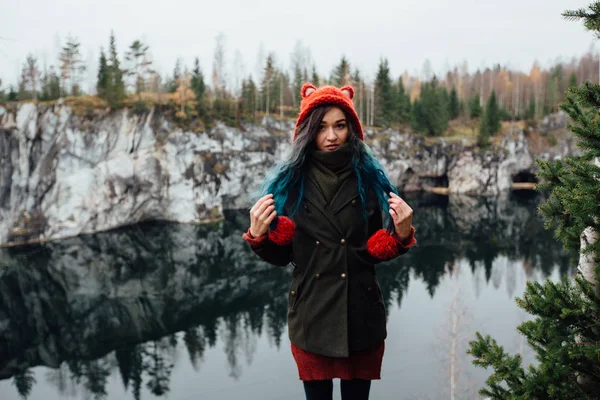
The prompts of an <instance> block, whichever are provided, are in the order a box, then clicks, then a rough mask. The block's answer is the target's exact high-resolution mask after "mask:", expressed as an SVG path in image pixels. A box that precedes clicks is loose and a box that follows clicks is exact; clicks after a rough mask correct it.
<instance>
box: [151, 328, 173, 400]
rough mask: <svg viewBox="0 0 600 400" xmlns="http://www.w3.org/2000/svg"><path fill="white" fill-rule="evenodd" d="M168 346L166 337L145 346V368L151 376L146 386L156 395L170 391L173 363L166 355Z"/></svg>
mask: <svg viewBox="0 0 600 400" xmlns="http://www.w3.org/2000/svg"><path fill="white" fill-rule="evenodd" d="M168 346H169V344H168V343H165V340H164V338H163V340H161V341H152V342H151V343H149V344H148V345H146V346H145V350H146V351H145V353H144V356H145V357H144V370H145V371H146V373H147V374H148V377H149V379H148V382H147V383H146V386H147V387H148V389H150V393H152V394H154V395H155V396H162V395H164V394H166V393H167V392H168V391H169V381H170V379H171V371H172V369H173V363H172V362H171V361H170V360H168V359H167V357H165V356H166V352H167V350H168Z"/></svg>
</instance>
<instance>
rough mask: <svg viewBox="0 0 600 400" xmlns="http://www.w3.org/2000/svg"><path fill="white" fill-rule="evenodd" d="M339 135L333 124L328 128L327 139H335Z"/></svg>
mask: <svg viewBox="0 0 600 400" xmlns="http://www.w3.org/2000/svg"><path fill="white" fill-rule="evenodd" d="M336 138H337V136H336V135H335V131H334V130H333V126H330V127H329V128H327V139H329V140H335V139H336Z"/></svg>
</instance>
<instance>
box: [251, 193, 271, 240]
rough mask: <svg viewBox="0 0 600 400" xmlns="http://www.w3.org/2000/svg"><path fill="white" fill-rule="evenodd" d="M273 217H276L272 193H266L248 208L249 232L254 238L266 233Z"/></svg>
mask: <svg viewBox="0 0 600 400" xmlns="http://www.w3.org/2000/svg"><path fill="white" fill-rule="evenodd" d="M275 217H277V211H275V200H273V195H272V194H268V195H266V196H264V197H262V198H261V199H259V200H258V201H257V202H256V204H255V205H254V207H252V208H251V209H250V234H251V235H252V236H253V237H255V238H258V237H261V236H262V235H264V234H266V233H267V232H268V231H269V226H270V225H271V222H273V220H274V219H275Z"/></svg>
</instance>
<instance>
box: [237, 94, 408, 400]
mask: <svg viewBox="0 0 600 400" xmlns="http://www.w3.org/2000/svg"><path fill="white" fill-rule="evenodd" d="M353 95H354V91H353V89H352V87H350V86H345V87H343V88H341V89H338V88H336V87H333V86H324V87H321V88H319V89H317V88H316V87H315V86H313V85H310V84H305V85H304V86H303V87H302V102H301V106H300V107H301V109H300V114H299V116H298V120H297V122H296V129H295V131H294V139H293V146H292V152H291V155H290V157H289V159H288V160H285V161H284V162H282V163H280V164H279V165H277V166H276V167H275V168H274V169H273V170H272V171H271V172H270V173H269V174H268V175H267V178H266V179H265V182H264V183H263V187H262V195H263V196H262V197H261V198H260V199H259V200H258V201H257V202H256V204H255V205H254V206H253V207H252V209H251V210H250V220H251V224H250V228H249V229H248V232H246V233H245V234H244V238H245V239H246V241H247V242H248V243H249V244H250V246H251V247H252V250H253V251H254V252H255V253H256V254H257V255H258V256H260V257H261V258H262V259H264V260H265V261H267V262H269V263H271V264H274V265H281V266H284V265H287V264H288V263H292V265H293V266H294V269H293V272H292V282H291V286H290V290H289V295H288V333H289V338H290V341H291V343H292V354H293V356H294V359H295V361H296V364H297V366H298V373H299V377H300V379H301V380H302V381H303V384H304V390H305V393H306V398H307V399H308V400H315V399H319V400H321V399H331V398H332V392H333V384H332V379H333V378H340V379H341V392H342V399H344V400H348V399H368V397H369V391H370V386H371V380H373V379H380V371H381V362H382V358H383V352H384V339H385V338H386V335H387V332H386V313H385V308H384V304H383V298H382V295H381V289H380V287H379V283H378V282H377V278H376V276H375V264H376V263H379V262H381V261H386V260H390V259H392V258H394V257H397V256H398V255H401V254H403V253H405V252H407V251H408V249H409V248H410V247H411V246H413V245H414V244H415V243H416V240H415V238H414V232H415V230H414V227H413V226H412V209H411V208H410V207H409V206H408V204H406V203H405V202H404V201H403V200H402V199H401V198H400V197H399V196H398V195H397V194H396V193H397V190H396V188H395V187H394V186H393V185H392V184H391V183H390V182H389V180H388V178H387V177H386V175H385V173H384V171H383V168H382V166H381V164H380V163H379V162H378V161H377V160H375V158H374V157H373V156H372V154H371V152H370V150H369V148H368V147H367V145H365V144H364V142H363V140H364V136H363V131H362V127H361V124H360V121H359V119H358V116H357V114H356V111H355V110H354V105H353V103H352V97H353ZM388 213H389V217H387V214H388ZM384 216H385V217H387V218H383V217H384ZM383 219H385V220H386V221H387V229H383Z"/></svg>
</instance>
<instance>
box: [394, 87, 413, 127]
mask: <svg viewBox="0 0 600 400" xmlns="http://www.w3.org/2000/svg"><path fill="white" fill-rule="evenodd" d="M395 89H396V107H395V120H396V121H397V122H399V123H401V124H406V123H408V122H410V94H408V93H407V92H406V90H404V83H403V82H402V78H398V83H397V84H396V88H395Z"/></svg>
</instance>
